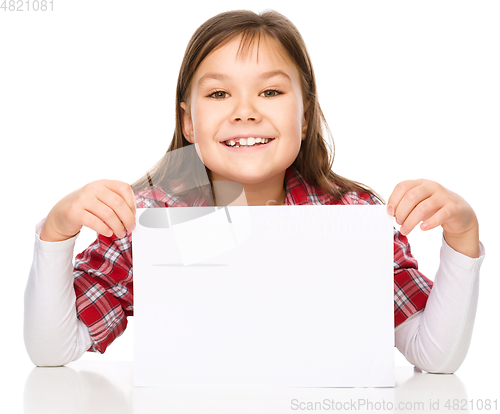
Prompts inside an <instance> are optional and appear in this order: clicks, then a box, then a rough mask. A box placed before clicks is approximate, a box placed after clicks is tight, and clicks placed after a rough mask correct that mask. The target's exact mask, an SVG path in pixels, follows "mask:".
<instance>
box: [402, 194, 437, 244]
mask: <svg viewBox="0 0 500 414" xmlns="http://www.w3.org/2000/svg"><path fill="white" fill-rule="evenodd" d="M441 207H442V204H441V203H439V200H438V198H437V197H429V198H426V199H425V200H423V201H422V202H420V203H418V204H417V205H416V206H415V208H414V209H413V210H412V211H411V212H410V213H409V214H408V216H407V217H406V218H405V220H404V221H402V222H401V224H402V226H401V229H400V233H401V234H403V235H404V236H406V235H407V234H409V233H410V232H411V231H412V230H413V229H414V228H415V226H416V225H417V224H418V223H420V222H421V221H425V220H429V219H431V218H432V217H433V216H434V215H435V214H436V213H437V212H438V211H439V210H440V209H441ZM429 229H430V227H429V228H428V229H427V228H425V226H424V228H423V229H422V230H429Z"/></svg>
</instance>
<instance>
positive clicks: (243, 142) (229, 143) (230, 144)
mask: <svg viewBox="0 0 500 414" xmlns="http://www.w3.org/2000/svg"><path fill="white" fill-rule="evenodd" d="M269 141H271V139H270V138H260V137H259V138H254V137H249V138H236V140H234V139H230V140H229V141H226V145H227V146H228V147H234V146H235V145H236V144H237V143H239V144H240V146H252V145H255V144H259V143H260V144H267V143H268V142H269Z"/></svg>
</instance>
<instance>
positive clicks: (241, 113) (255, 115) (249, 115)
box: [232, 100, 261, 122]
mask: <svg viewBox="0 0 500 414" xmlns="http://www.w3.org/2000/svg"><path fill="white" fill-rule="evenodd" d="M232 119H233V122H246V121H255V122H258V121H260V120H261V116H260V113H259V111H258V109H257V108H256V107H255V106H254V105H253V103H252V102H249V101H248V100H240V101H239V102H238V104H237V105H236V107H235V108H234V112H233V114H232Z"/></svg>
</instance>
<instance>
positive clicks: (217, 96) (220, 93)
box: [210, 91, 229, 99]
mask: <svg viewBox="0 0 500 414" xmlns="http://www.w3.org/2000/svg"><path fill="white" fill-rule="evenodd" d="M228 95H229V94H228V93H227V92H224V91H215V92H214V93H212V94H211V95H210V97H211V98H215V99H224V98H226V97H227V96H228Z"/></svg>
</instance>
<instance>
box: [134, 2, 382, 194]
mask: <svg viewBox="0 0 500 414" xmlns="http://www.w3.org/2000/svg"><path fill="white" fill-rule="evenodd" d="M261 35H262V36H270V37H271V38H272V39H274V40H275V41H277V42H278V43H279V44H281V45H282V46H283V48H284V50H286V52H287V53H288V54H289V56H290V58H291V59H292V61H293V62H294V63H295V64H296V65H297V68H298V70H299V73H300V75H301V78H302V90H303V97H304V102H307V106H308V111H309V117H308V125H307V132H306V134H307V135H306V138H305V140H304V141H302V144H301V148H300V151H299V154H298V156H297V158H296V159H295V161H294V162H293V164H292V165H293V166H294V167H295V168H296V169H297V170H298V171H299V173H300V174H301V175H302V177H303V178H304V180H305V181H306V182H307V183H308V184H309V185H311V186H314V187H319V188H321V189H322V190H323V191H325V192H326V193H328V194H331V195H332V196H334V197H336V198H340V197H342V196H343V195H344V194H345V193H347V192H350V191H366V192H368V193H370V194H372V195H374V196H375V197H377V198H378V199H380V200H382V199H381V198H380V197H379V196H378V195H377V194H376V193H375V192H374V191H373V190H371V189H370V188H369V187H366V186H364V185H363V184H360V183H358V182H355V181H351V180H348V179H346V178H344V177H341V176H339V175H337V174H335V173H334V172H333V171H332V164H333V157H334V154H333V153H334V149H335V146H334V143H333V139H332V137H331V132H330V130H329V128H328V124H327V122H326V119H325V117H324V115H323V112H322V110H321V108H320V105H319V102H318V99H317V92H316V79H315V76H314V71H313V67H312V64H311V60H310V58H309V54H308V52H307V49H306V45H305V43H304V40H303V39H302V36H301V35H300V33H299V31H298V30H297V28H296V27H295V25H294V24H293V23H292V22H291V21H290V20H288V19H287V18H286V17H285V16H283V15H281V14H280V13H278V12H276V11H273V10H269V11H265V12H263V13H261V14H256V13H254V12H252V11H248V10H235V11H229V12H224V13H220V14H218V15H217V16H214V17H212V18H211V19H209V20H207V21H206V22H205V23H203V24H202V25H201V26H200V27H199V28H198V29H197V30H196V32H195V33H194V35H193V36H192V38H191V40H190V41H189V44H188V46H187V48H186V52H185V54H184V59H183V61H182V65H181V68H180V71H179V77H178V80H177V92H176V111H175V112H176V113H175V131H174V136H173V139H172V141H171V143H170V146H169V148H168V150H167V153H166V154H165V155H164V156H163V158H162V159H161V160H160V161H159V162H158V163H157V164H156V165H155V166H154V167H153V169H152V170H151V172H150V173H148V174H146V175H145V176H144V177H142V178H141V179H139V180H138V181H137V182H135V183H134V184H133V185H132V187H133V189H134V191H135V190H141V189H144V188H145V187H148V186H152V185H160V186H161V187H162V188H163V189H164V190H165V191H167V192H173V193H175V191H176V189H175V187H176V186H178V185H180V184H181V183H185V184H186V183H187V185H186V187H187V188H196V189H197V190H196V191H201V192H202V194H203V195H204V196H205V197H207V196H208V197H210V192H209V191H208V190H209V189H208V188H207V186H206V185H205V186H203V181H202V178H201V177H203V176H206V174H208V177H210V173H209V170H208V169H207V168H206V167H205V171H203V168H204V166H203V164H201V162H200V160H199V159H198V160H197V159H195V157H196V154H195V152H194V151H189V154H187V151H186V152H184V151H174V150H177V149H181V148H183V147H187V146H189V145H193V144H191V143H189V142H188V141H187V140H186V139H185V138H184V136H183V134H182V118H181V108H180V103H181V102H186V101H187V99H188V97H189V92H190V91H189V88H190V82H191V79H192V77H193V75H194V73H195V71H196V69H197V68H198V66H199V65H200V63H201V62H202V61H203V59H205V57H206V56H207V55H208V54H209V53H210V52H212V51H214V50H216V49H218V48H220V47H222V46H224V45H225V44H226V43H228V42H229V41H231V40H232V39H234V38H236V37H237V36H241V43H240V48H239V50H240V51H241V50H245V49H248V48H249V47H250V46H251V45H252V43H253V42H254V39H255V38H256V37H257V39H259V40H260V36H261ZM304 107H305V106H304ZM322 128H324V130H325V132H327V134H328V136H329V137H330V139H331V142H332V145H333V148H331V147H330V148H331V152H330V153H329V152H328V149H327V142H326V141H325V139H324V138H323V130H322ZM172 151H173V152H172ZM169 153H170V154H169ZM201 174H203V175H201Z"/></svg>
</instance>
